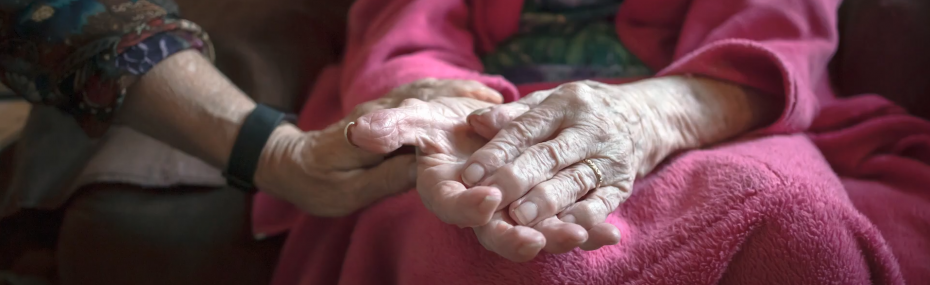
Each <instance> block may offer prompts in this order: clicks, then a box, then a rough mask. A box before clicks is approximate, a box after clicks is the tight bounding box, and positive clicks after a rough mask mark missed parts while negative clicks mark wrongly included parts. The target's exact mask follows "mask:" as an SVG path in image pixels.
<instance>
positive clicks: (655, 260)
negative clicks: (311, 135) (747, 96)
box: [253, 0, 930, 284]
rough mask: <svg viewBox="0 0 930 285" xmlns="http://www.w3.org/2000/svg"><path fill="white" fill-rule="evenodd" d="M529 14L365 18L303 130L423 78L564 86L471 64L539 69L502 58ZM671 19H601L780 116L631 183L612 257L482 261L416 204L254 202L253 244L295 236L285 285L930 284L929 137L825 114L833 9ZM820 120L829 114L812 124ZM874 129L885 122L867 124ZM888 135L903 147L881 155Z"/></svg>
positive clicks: (548, 71)
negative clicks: (317, 212)
mask: <svg viewBox="0 0 930 285" xmlns="http://www.w3.org/2000/svg"><path fill="white" fill-rule="evenodd" d="M520 2H523V1H458V0H443V1H434V0H404V1H401V0H395V1H359V2H358V3H357V4H356V6H355V7H354V8H353V12H352V14H351V15H350V24H349V26H350V28H349V34H350V35H349V37H348V39H349V43H348V50H347V52H346V55H345V60H344V62H343V64H342V65H341V66H340V67H339V68H334V69H330V70H328V71H327V72H324V74H323V75H322V77H321V78H320V79H319V80H318V82H321V83H323V84H319V85H317V86H316V89H315V90H314V91H313V92H312V94H313V95H312V96H311V97H310V99H309V101H308V102H307V105H306V107H305V108H304V110H303V116H302V118H301V122H300V126H301V128H304V129H316V128H322V127H325V126H326V124H328V123H330V122H332V121H335V120H338V119H339V118H340V117H341V116H342V115H344V114H346V113H348V112H350V111H351V110H352V108H354V107H355V106H356V105H359V104H360V103H362V102H366V101H369V100H373V99H376V98H379V97H381V96H384V94H386V93H388V92H389V91H390V90H393V89H395V88H397V87H398V86H401V85H403V84H406V83H409V82H413V81H416V80H419V79H423V78H427V77H433V78H439V79H467V80H474V81H477V82H479V83H481V84H483V85H485V86H487V87H489V88H491V89H493V90H496V91H497V92H499V93H500V95H503V96H502V97H503V101H504V102H514V101H517V100H521V99H520V96H521V95H526V94H530V93H531V92H532V91H537V90H542V89H548V88H551V87H554V86H555V85H557V84H550V85H549V86H548V87H540V86H535V87H527V86H526V85H525V84H524V85H515V82H519V81H520V80H523V79H526V80H528V81H538V80H540V79H545V78H548V77H549V76H550V75H553V74H558V73H559V72H555V71H559V70H562V69H559V68H554V69H553V68H552V66H548V67H547V66H543V67H545V68H539V69H532V70H517V71H519V72H517V73H519V74H531V75H534V76H530V77H531V78H522V79H521V78H509V77H508V78H503V77H500V76H493V75H488V74H486V73H483V72H482V71H483V70H482V69H483V68H484V67H488V68H489V69H492V70H493V69H497V71H498V72H501V74H502V75H504V76H505V77H506V76H507V70H511V69H508V67H509V66H508V65H507V64H506V63H507V61H506V60H500V59H499V60H496V61H495V60H485V62H482V61H480V60H479V59H478V56H477V54H476V52H477V53H483V54H485V55H487V54H490V55H496V56H497V57H500V58H502V59H506V58H510V59H513V58H522V56H523V55H527V56H533V55H534V54H520V53H518V54H507V53H503V54H497V53H494V52H493V51H494V50H495V47H498V46H502V45H503V44H504V43H505V39H507V38H509V37H510V36H512V35H514V34H515V33H517V32H518V30H519V31H522V29H521V28H519V27H518V23H519V22H521V21H522V20H520V21H518V20H517V19H534V18H532V17H529V18H520V12H521V8H520V5H512V4H513V3H517V4H519V3H520ZM666 2H668V3H665V4H667V5H664V4H663V5H661V7H659V6H660V5H656V4H655V3H656V2H654V1H637V0H627V1H624V2H623V4H622V6H621V7H620V8H619V10H616V9H617V7H616V6H610V7H606V6H605V7H606V8H605V9H614V11H619V12H617V14H616V17H614V18H612V19H614V20H615V23H614V24H615V25H614V26H615V32H616V34H617V36H618V37H619V39H620V40H621V42H622V43H623V47H625V48H626V49H628V50H629V52H630V53H631V54H633V55H635V57H637V58H639V59H640V60H642V63H643V64H644V65H645V66H646V67H647V68H648V69H649V70H656V71H657V73H656V74H654V75H655V76H656V77H668V76H682V75H683V76H688V75H690V74H696V75H700V76H704V77H709V78H713V79H715V80H719V81H724V82H730V83H733V84H737V85H740V86H742V87H745V88H747V89H753V90H758V91H759V92H760V93H761V94H769V95H774V97H772V98H776V99H779V100H780V102H783V103H784V104H782V105H783V106H782V107H784V108H783V109H784V111H783V113H782V115H781V117H780V118H779V119H778V120H777V121H776V122H775V123H774V124H772V125H770V126H769V127H767V128H765V129H763V130H761V131H758V132H756V137H755V138H753V139H744V140H740V141H736V142H731V143H729V144H726V145H718V146H716V147H713V148H709V149H701V150H691V151H687V152H684V153H681V154H679V155H678V156H675V157H671V158H669V159H667V160H666V161H665V162H664V164H662V165H659V166H658V167H657V168H655V170H654V171H652V172H651V174H649V175H647V176H644V177H642V178H641V179H637V180H636V184H635V188H634V189H633V191H632V192H633V193H634V194H633V195H632V196H630V198H629V200H627V201H626V202H625V203H623V204H622V206H620V207H619V208H618V209H617V210H616V211H613V212H611V214H610V216H609V217H608V219H607V222H608V223H610V224H611V225H613V226H616V227H617V228H618V229H619V230H620V233H621V234H622V236H623V238H622V240H621V242H620V243H619V244H618V245H613V246H607V247H603V248H601V249H598V250H594V251H581V250H574V251H571V252H569V253H566V254H560V255H549V254H542V255H540V256H538V257H537V258H535V259H533V260H531V261H529V262H525V263H514V262H511V261H507V260H505V259H503V258H501V257H500V256H498V255H497V254H495V253H492V252H490V251H487V250H485V249H483V248H482V244H480V243H479V239H478V238H476V237H475V234H474V233H473V232H472V230H471V229H459V228H458V227H456V226H452V225H448V224H446V223H443V222H442V221H441V220H440V219H439V218H437V217H436V215H435V214H434V213H433V212H431V211H429V210H427V207H425V206H424V205H423V202H422V201H421V197H418V193H414V192H410V193H407V194H403V195H401V196H397V197H392V198H388V199H385V200H383V201H381V202H379V203H376V204H374V205H372V206H370V207H369V208H367V209H365V210H363V211H361V212H358V213H356V214H354V215H352V216H350V217H346V218H339V219H322V218H315V217H311V216H308V215H305V214H302V213H300V212H298V211H297V210H296V209H295V208H294V207H292V206H290V205H286V204H283V203H281V202H279V201H275V200H273V199H271V198H269V197H267V196H264V195H261V194H259V196H257V198H256V204H255V206H256V208H255V212H254V217H253V218H254V224H255V225H256V228H255V232H256V233H257V234H259V235H270V234H276V233H281V232H285V231H287V232H288V240H287V242H286V245H285V247H284V249H283V252H282V256H281V260H280V261H279V264H278V269H277V272H276V277H275V279H274V284H336V283H340V284H372V283H373V284H385V283H387V284H391V283H402V284H436V283H453V284H475V283H477V284H511V283H517V284H564V283H569V284H573V283H585V284H587V283H591V284H616V283H643V284H653V283H660V284H661V283H687V284H713V283H736V284H743V283H750V284H756V283H763V284H764V283H775V284H780V283H788V284H807V283H817V284H830V283H835V284H862V283H880V284H900V283H903V281H904V280H905V279H908V280H909V281H910V282H915V281H916V282H919V281H920V280H927V279H926V278H925V277H926V276H925V274H926V272H927V270H926V268H922V267H921V266H924V265H919V264H927V263H926V262H922V261H924V260H925V259H926V258H927V257H928V256H930V253H928V252H927V250H926V249H927V243H926V240H927V239H926V238H924V237H926V236H930V235H928V234H927V233H928V232H930V231H928V229H927V228H928V227H927V225H926V220H927V219H926V216H927V213H926V210H924V209H928V208H930V207H922V206H921V205H924V204H926V201H927V200H926V195H927V194H926V193H922V192H921V191H923V192H926V190H924V189H922V188H921V187H923V188H925V186H924V185H927V184H928V183H927V182H926V179H927V178H926V177H930V175H927V174H930V172H928V171H927V169H926V165H927V164H928V159H927V158H926V157H927V156H926V152H927V145H928V143H927V142H926V139H925V138H926V134H927V133H928V132H927V131H926V130H925V129H924V131H920V130H919V128H917V127H915V126H918V125H921V124H924V125H921V126H924V128H925V124H926V122H923V121H919V120H916V121H914V120H911V119H907V118H908V117H907V116H906V115H903V114H900V113H899V112H897V111H895V110H897V109H896V108H894V107H893V106H891V105H889V104H887V103H885V102H884V101H871V103H868V102H869V101H868V100H874V98H875V97H862V98H866V99H854V100H850V101H842V102H835V103H833V102H830V103H829V104H828V102H825V101H823V100H824V98H831V97H832V94H829V93H830V92H829V91H828V90H829V88H826V87H825V86H827V84H828V83H827V82H826V76H825V67H826V63H827V61H828V60H829V58H830V56H831V55H832V53H833V51H834V50H835V42H836V33H835V22H834V20H835V15H833V13H835V8H836V6H837V5H838V3H837V1H828V0H821V1H743V0H728V1H726V3H723V4H722V3H717V2H713V3H711V2H700V1H686V0H676V1H666ZM775 2H778V3H775ZM776 4H778V5H777V6H778V9H773V8H772V7H775V6H776ZM720 7H726V9H721V8H720ZM759 19H765V21H760V20H759ZM773 21H774V22H779V23H784V24H785V25H778V26H775V25H770V24H769V23H771V22H773ZM798 31H801V32H798ZM598 35H599V36H598V37H594V38H602V37H601V36H603V35H601V34H598ZM612 43H615V42H612ZM608 46H609V45H608ZM508 47H509V46H508ZM476 50H477V51H476ZM593 54H597V52H594V53H593ZM514 56H517V57H514ZM563 71H564V70H563ZM600 71H604V72H607V73H598V72H595V75H600V74H608V75H609V74H610V73H609V72H608V71H610V70H609V69H605V70H600ZM579 72H580V71H579ZM569 73H572V74H574V73H573V72H569ZM581 73H584V74H587V73H586V72H581ZM588 75H590V74H588ZM621 76H622V75H621ZM615 79H616V78H615ZM549 83H553V82H549ZM824 90H827V91H824ZM711 93H713V92H711ZM869 98H872V99H869ZM524 99H525V98H524ZM861 100H866V101H861ZM818 101H819V102H818ZM861 102H867V104H863V103H861ZM879 103H881V104H879ZM332 106H341V107H342V108H333V107H332ZM869 106H873V107H874V106H880V107H876V108H877V109H876V108H871V109H870V108H869ZM818 107H821V108H825V109H823V110H822V113H823V114H822V115H820V116H819V117H817V120H816V121H815V116H816V114H817V111H818ZM824 114H828V115H824ZM875 120H879V121H883V122H890V123H882V124H880V125H879V127H875V126H874V125H870V124H871V123H869V122H873V121H875ZM902 121H906V124H904V125H901V124H899V123H900V122H902ZM812 123H813V125H812ZM870 126H871V127H870ZM898 126H910V127H911V128H904V129H902V128H900V127H898ZM807 130H811V131H810V133H803V132H805V131H807ZM915 130H917V131H915ZM889 131H893V132H895V133H893V134H894V135H895V139H894V140H879V139H878V138H879V137H880V136H879V135H882V134H885V133H883V132H889ZM865 142H868V143H865ZM890 166H896V167H897V168H894V167H890ZM901 166H906V167H905V169H903V170H902V169H901ZM915 169H916V170H915ZM921 179H924V180H921ZM856 187H859V188H857V189H860V190H855V191H854V190H851V189H853V188H856ZM854 192H855V193H854ZM882 193H884V194H882ZM888 193H892V194H888ZM886 194H887V195H886ZM876 195H878V196H876ZM879 197H882V198H881V199H880V198H879ZM892 198H893V199H892ZM887 199H892V200H887ZM883 203H887V204H883ZM896 205H909V207H902V208H895V206H896ZM888 208H894V209H888ZM434 210H435V209H434ZM905 261H907V262H905ZM921 274H924V275H921Z"/></svg>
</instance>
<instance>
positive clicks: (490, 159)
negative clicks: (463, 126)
mask: <svg viewBox="0 0 930 285" xmlns="http://www.w3.org/2000/svg"><path fill="white" fill-rule="evenodd" d="M517 151H518V149H517V146H516V145H515V144H514V143H513V142H511V141H509V140H496V141H493V142H491V143H488V145H487V146H486V147H485V149H484V150H482V152H483V154H479V153H475V154H476V155H480V156H479V157H480V158H479V159H478V161H479V163H481V164H483V165H484V166H485V167H500V166H502V165H504V164H506V163H507V162H508V161H511V160H512V158H513V157H514V155H513V154H515V153H517ZM488 171H490V169H488Z"/></svg>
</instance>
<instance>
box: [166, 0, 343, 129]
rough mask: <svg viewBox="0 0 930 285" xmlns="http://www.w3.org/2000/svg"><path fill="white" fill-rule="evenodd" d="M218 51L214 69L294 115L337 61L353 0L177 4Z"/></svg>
mask: <svg viewBox="0 0 930 285" xmlns="http://www.w3.org/2000/svg"><path fill="white" fill-rule="evenodd" d="M176 1H177V3H178V6H180V9H181V11H182V13H183V16H184V17H185V18H187V19H190V20H191V21H194V22H196V23H198V24H199V25H201V26H202V27H203V28H204V29H205V30H206V31H207V32H208V33H209V34H210V37H211V38H212V39H213V41H214V44H215V46H216V57H217V58H216V60H217V61H216V65H217V67H218V68H219V69H220V70H221V71H223V73H224V74H226V75H227V76H228V77H230V79H232V81H233V82H235V83H236V85H237V86H239V88H241V89H243V91H245V92H246V93H247V94H249V95H250V96H252V97H253V98H255V99H256V100H257V101H259V102H262V103H266V104H269V105H271V106H274V107H278V108H281V109H283V110H286V111H290V112H295V113H296V111H297V109H298V108H299V107H300V106H302V105H303V101H304V100H305V99H306V98H305V97H306V95H307V94H308V93H309V92H308V91H309V87H310V86H312V84H313V83H314V80H315V79H316V76H317V74H318V73H319V71H320V70H321V69H322V68H323V67H325V66H326V65H328V64H331V63H335V62H337V61H338V60H339V54H340V53H341V52H342V49H343V45H344V43H345V30H346V21H347V16H348V10H349V6H351V5H352V1H351V0H276V1H266V0H176Z"/></svg>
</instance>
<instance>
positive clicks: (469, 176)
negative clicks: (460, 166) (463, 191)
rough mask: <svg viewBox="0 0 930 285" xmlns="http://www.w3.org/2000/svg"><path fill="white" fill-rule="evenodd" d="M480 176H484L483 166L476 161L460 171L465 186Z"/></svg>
mask: <svg viewBox="0 0 930 285" xmlns="http://www.w3.org/2000/svg"><path fill="white" fill-rule="evenodd" d="M481 178H484V167H483V166H481V165H480V164H477V163H472V164H471V165H469V166H468V167H467V168H465V172H464V173H462V182H465V185H467V186H472V185H475V183H478V181H481Z"/></svg>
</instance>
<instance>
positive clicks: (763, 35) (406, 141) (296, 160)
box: [2, 0, 911, 284]
mask: <svg viewBox="0 0 930 285" xmlns="http://www.w3.org/2000/svg"><path fill="white" fill-rule="evenodd" d="M28 2H29V1H19V2H13V3H4V6H3V8H4V11H10V12H7V13H5V14H4V15H5V16H6V17H5V18H4V20H5V21H6V23H7V25H4V27H5V28H6V27H11V28H7V29H8V31H10V32H7V33H5V34H4V40H5V42H7V43H8V44H7V45H6V46H5V48H7V49H8V52H5V53H4V57H3V58H2V59H3V62H2V63H3V68H4V72H5V73H4V80H5V82H7V83H12V84H10V85H11V87H13V88H14V90H16V91H17V92H18V93H19V94H21V95H23V96H24V97H26V98H28V99H31V100H32V101H34V102H37V103H39V102H41V103H48V104H52V105H56V106H58V107H59V108H61V109H64V110H66V111H68V112H69V113H70V114H72V115H74V116H76V117H77V118H78V120H79V122H81V123H82V126H83V127H84V129H85V130H86V131H87V132H88V133H89V134H91V135H99V134H101V133H102V132H103V131H104V129H105V128H106V127H107V126H108V125H109V124H110V123H111V122H112V121H113V120H114V119H116V120H118V121H122V122H123V123H124V124H125V125H127V126H128V127H130V128H132V129H134V130H137V131H140V132H142V133H144V134H147V135H149V136H151V137H153V138H156V139H158V140H161V141H164V142H166V143H168V144H169V145H171V146H174V147H177V148H179V149H181V150H183V151H185V152H187V153H189V154H191V155H193V156H194V157H197V158H200V159H202V160H203V161H204V162H206V163H207V164H208V165H210V166H213V167H215V168H222V169H225V175H226V177H227V178H228V179H229V181H230V184H232V185H236V186H238V187H239V188H243V189H252V188H256V187H257V188H258V189H261V191H262V192H261V193H259V194H258V196H257V198H256V204H255V209H254V212H253V214H254V216H253V219H254V230H255V234H256V235H257V236H269V235H276V234H280V233H283V232H285V231H287V232H289V233H288V236H287V241H286V243H285V245H284V248H283V249H282V256H281V259H280V261H279V264H278V268H277V270H276V272H275V278H274V280H273V282H274V283H275V284H331V283H344V284H371V283H425V284H434V283H439V282H449V280H452V281H453V282H456V283H458V282H461V283H479V284H493V283H502V284H510V283H533V284H543V283H553V284H555V283H559V284H561V283H605V284H606V283H609V284H613V283H619V282H643V283H662V282H665V283H674V282H689V283H760V282H761V283H764V282H776V283H799V282H803V281H805V280H837V282H840V283H864V282H869V281H872V282H879V283H898V282H901V281H902V278H901V272H899V269H898V267H896V265H895V264H894V261H893V260H894V255H892V253H891V252H890V250H889V248H888V246H887V245H886V244H885V243H884V241H883V240H882V237H881V235H880V233H879V232H878V231H877V230H876V229H875V228H874V227H872V226H871V225H870V224H869V222H868V221H867V220H866V219H865V218H863V217H862V216H861V214H859V213H858V212H856V211H855V208H854V207H852V206H851V205H849V201H848V200H842V197H843V195H845V193H844V192H843V185H841V184H839V182H838V179H836V174H835V173H834V172H832V170H831V169H830V166H831V165H834V164H833V162H834V161H833V160H831V159H834V157H833V156H829V155H827V156H826V158H827V160H828V162H829V163H827V161H824V157H822V156H821V154H820V152H819V151H818V147H822V146H828V145H830V141H829V140H816V139H815V140H813V141H814V143H817V145H815V144H813V143H811V140H808V138H807V137H804V136H803V135H797V134H796V133H799V132H803V131H806V130H809V129H811V130H814V131H818V132H830V131H833V130H835V129H837V128H842V127H848V126H849V125H852V124H855V123H853V122H852V119H849V118H848V117H850V115H848V114H847V115H843V114H840V113H842V112H834V113H836V114H839V115H835V116H834V117H831V118H829V119H833V120H817V121H816V122H815V121H814V118H815V115H816V113H817V108H818V104H822V105H825V106H828V107H832V105H830V103H831V101H830V100H829V99H830V97H831V92H830V90H829V89H830V88H829V86H828V85H827V76H826V61H827V60H828V59H829V58H830V56H831V54H832V52H833V50H834V49H835V41H836V32H835V23H834V22H835V15H834V13H835V10H836V8H837V6H838V3H837V1H829V0H822V1H787V2H786V1H743V0H732V1H723V2H720V1H717V2H702V1H688V0H675V1H665V2H662V3H659V2H654V1H645V0H626V1H610V0H589V1H558V0H551V1H545V0H538V1H536V0H526V1H459V0H442V1H435V0H393V1H375V0H371V1H368V0H362V1H359V2H358V3H357V4H356V5H355V6H354V8H353V10H352V13H351V14H350V27H349V35H348V48H347V52H346V55H345V59H344V62H343V63H342V65H340V66H338V67H333V68H331V69H328V70H327V71H326V72H324V73H323V74H322V75H321V77H320V79H319V80H318V82H319V84H317V85H316V86H315V87H314V92H313V94H312V95H311V96H310V98H309V100H308V101H307V103H306V106H305V108H304V109H303V115H302V118H301V120H300V122H299V123H298V125H299V126H300V129H298V128H297V127H295V126H294V125H291V124H288V123H281V118H282V117H283V115H282V114H280V113H279V112H276V111H274V110H272V109H270V108H266V107H263V106H261V105H256V104H255V103H254V102H252V101H251V100H250V99H248V98H247V97H246V96H245V95H244V94H243V92H241V91H240V90H238V89H237V88H236V87H235V86H233V85H232V84H231V83H230V82H229V81H228V80H226V79H225V78H224V77H223V76H222V75H220V74H219V73H218V72H216V70H215V69H214V68H213V67H212V66H211V65H210V63H209V61H208V60H206V59H205V57H203V56H201V55H199V54H197V52H195V51H199V52H200V53H201V54H206V55H207V57H206V58H207V59H208V58H209V56H210V54H211V53H210V44H209V42H208V40H209V38H207V37H205V36H203V35H204V34H203V33H201V31H199V29H197V27H196V26H195V25H193V24H192V23H189V22H186V21H183V20H179V19H178V18H177V15H176V13H174V11H173V10H172V6H171V5H166V4H165V3H161V2H148V1H132V2H125V3H123V2H120V3H116V5H113V3H105V4H106V5H104V4H101V3H98V2H97V1H74V3H78V4H81V5H76V6H75V5H72V4H74V3H72V4H61V3H45V2H42V1H34V3H28ZM101 2H103V1H101ZM153 3H154V4H153ZM88 7H89V8H88ZM128 7H132V8H133V9H126V8H128ZM63 8H64V9H65V10H66V11H70V12H76V11H77V12H80V13H79V14H80V15H82V19H83V17H84V16H86V18H87V19H89V20H90V21H89V22H88V23H89V24H87V25H85V26H84V29H83V30H82V29H80V28H78V29H75V28H73V27H71V26H68V25H64V24H61V23H63V22H66V19H63V18H55V15H62V14H65V15H70V14H73V13H61V12H60V11H61V9H63ZM69 9H70V10H69ZM147 9H151V10H147ZM127 11H130V12H127ZM139 11H150V13H140V14H138V15H147V17H150V18H145V17H141V18H140V17H130V16H128V15H124V14H122V13H137V12H139ZM123 16H126V17H123ZM50 19H51V20H50ZM117 19H123V20H125V19H134V20H132V21H126V22H120V21H117V22H118V23H122V24H117V25H113V26H110V25H106V24H105V23H110V22H113V21H115V20H117ZM776 24H777V25H776ZM61 27H65V28H61ZM82 32H86V33H90V34H82ZM92 32H100V33H99V34H94V33H92ZM114 35H122V36H114ZM154 47H157V48H156V50H157V52H151V51H150V49H152V48H154ZM37 51H38V52H37ZM169 55H170V56H169ZM156 63H157V64H156ZM589 79H590V80H594V81H587V80H589ZM123 98H125V101H124V100H123ZM501 103H504V104H501ZM334 106H340V107H341V108H334ZM882 106H886V105H882ZM841 107H842V106H841ZM353 109H354V110H355V111H351V110H353ZM825 110H831V111H835V110H843V109H842V108H840V109H836V108H833V109H829V108H828V109H825ZM882 110H885V111H886V113H887V110H890V109H888V108H885V109H882ZM876 112H877V111H876ZM876 112H871V113H868V112H866V113H868V114H873V113H874V114H879V113H876ZM886 113H882V114H886ZM346 114H348V115H346ZM859 114H862V112H860V113H859ZM875 116H878V115H875ZM861 117H862V116H860V117H858V118H860V119H861ZM837 118H839V119H837ZM811 126H813V128H811ZM301 129H303V130H301ZM306 130H311V131H306ZM771 135H781V136H771ZM727 141H731V142H733V143H731V144H725V145H721V144H722V143H724V142H727ZM403 146H414V147H415V148H416V150H415V153H407V152H405V151H404V149H403ZM697 149H703V150H699V151H694V150H697ZM908 149H911V148H908ZM678 153H684V154H683V155H681V156H679V157H674V158H673V156H674V155H675V154H678ZM634 181H635V182H636V184H635V186H634V183H633V182H634ZM414 186H415V188H416V189H417V190H418V191H416V192H409V193H406V194H401V195H398V196H396V197H391V198H388V199H385V200H384V201H381V202H379V203H374V202H375V201H377V200H379V199H381V198H383V197H384V196H387V195H390V194H394V193H400V192H403V191H405V190H407V189H410V188H413V187H414ZM627 200H629V201H627ZM625 201H626V202H625ZM372 203H374V204H372ZM369 205H370V207H368V208H365V209H364V210H361V211H358V212H356V210H358V209H360V208H363V207H365V206H369ZM621 205H623V206H621ZM353 212H354V214H353ZM308 214H309V215H308ZM350 214H351V215H350ZM346 215H348V216H346ZM319 216H346V217H342V218H335V219H332V218H320V217H319ZM449 224H452V225H456V226H459V227H465V228H471V229H457V228H456V227H454V226H451V225H449ZM469 231H473V232H474V234H472V233H470V232H469ZM825 237H829V238H825ZM350 241H351V242H350ZM617 243H620V244H619V245H615V244H617ZM611 245H615V246H611ZM481 246H483V247H484V248H486V249H488V250H490V251H491V252H493V254H492V253H491V252H486V251H483V250H479V249H480V247H481ZM576 248H580V249H582V250H586V251H582V250H576ZM542 252H548V253H552V254H546V253H542ZM541 253H542V254H541ZM513 261H517V262H524V263H515V262H513ZM427 270H431V273H429V274H427V273H426V272H427ZM70 274H75V275H76V274H77V273H76V272H71V273H70Z"/></svg>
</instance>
